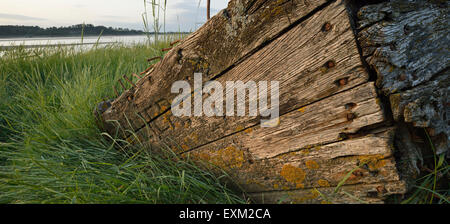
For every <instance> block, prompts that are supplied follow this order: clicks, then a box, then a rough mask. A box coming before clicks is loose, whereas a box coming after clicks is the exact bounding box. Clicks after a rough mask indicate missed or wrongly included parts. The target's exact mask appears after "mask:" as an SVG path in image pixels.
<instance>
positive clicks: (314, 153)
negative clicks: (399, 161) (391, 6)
mask: <svg viewBox="0 0 450 224" xmlns="http://www.w3.org/2000/svg"><path fill="white" fill-rule="evenodd" d="M393 133H394V132H393V130H387V131H382V132H380V133H374V134H370V135H366V136H363V137H359V138H355V139H349V140H346V141H342V142H337V143H332V144H327V145H323V146H316V147H313V148H304V149H302V150H299V151H295V152H291V153H287V154H282V155H279V156H277V157H273V158H269V159H263V160H259V159H256V158H254V157H253V156H252V154H251V152H250V150H242V149H240V148H237V147H235V146H234V145H232V144H231V145H230V146H228V147H227V148H223V149H220V148H219V149H215V150H213V149H199V150H195V151H192V152H189V153H187V155H188V156H189V157H190V158H192V159H197V160H203V161H206V162H207V163H211V164H213V165H214V166H216V167H219V168H220V169H222V170H225V171H227V173H229V175H230V178H231V179H232V180H233V182H234V183H236V184H238V185H239V186H241V187H242V188H243V189H246V191H247V192H262V191H277V190H278V191H280V190H292V189H300V188H317V187H330V186H337V185H338V184H339V183H340V182H341V181H342V180H343V179H344V178H345V177H346V176H347V175H350V173H351V175H350V176H349V178H348V179H347V180H346V182H345V185H349V184H352V185H354V184H360V183H378V182H386V181H398V180H399V179H400V178H399V176H398V173H397V169H396V167H395V160H394V159H393V140H394V138H393ZM209 169H210V170H212V169H213V167H209Z"/></svg>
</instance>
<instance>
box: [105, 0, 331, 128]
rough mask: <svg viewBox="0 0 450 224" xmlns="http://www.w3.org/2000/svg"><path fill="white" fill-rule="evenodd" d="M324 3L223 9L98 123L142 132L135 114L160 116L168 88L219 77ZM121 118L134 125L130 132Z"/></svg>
mask: <svg viewBox="0 0 450 224" xmlns="http://www.w3.org/2000/svg"><path fill="white" fill-rule="evenodd" d="M326 2H327V1H325V0H319V1H291V0H277V1H262V0H232V1H230V2H229V4H228V7H227V9H225V10H222V11H221V12H219V13H218V14H217V15H216V16H214V17H213V18H211V19H210V20H209V21H208V22H207V23H206V24H205V25H204V26H202V27H201V28H200V29H199V30H197V31H196V32H194V33H192V34H191V35H189V36H188V37H187V38H186V39H185V40H183V41H181V43H180V44H178V45H177V46H176V47H174V48H173V49H172V50H170V51H169V52H168V53H167V54H166V55H165V57H164V59H163V60H162V61H160V62H158V63H157V64H156V65H155V67H154V69H152V70H151V71H149V72H148V73H147V75H146V76H145V78H143V79H141V80H140V81H139V82H138V83H136V86H137V87H136V88H131V89H130V90H128V91H126V92H124V93H123V94H122V95H121V96H120V97H119V98H117V99H116V100H115V101H114V102H112V106H111V107H110V108H109V109H108V110H107V111H105V112H104V113H103V114H102V117H101V118H102V120H103V121H104V122H105V121H109V120H116V121H118V122H119V124H120V126H121V127H122V128H124V129H132V130H134V131H136V130H138V129H140V128H142V127H144V125H145V123H143V122H142V120H141V119H139V116H138V115H137V114H138V113H142V112H143V111H144V110H151V112H152V113H151V114H150V118H149V119H152V118H154V117H155V116H154V115H155V114H154V113H157V115H156V116H158V115H159V114H161V113H163V112H164V111H165V110H161V107H162V106H161V104H166V103H165V102H168V101H170V100H171V99H172V98H173V97H175V96H174V95H173V94H171V93H170V87H171V85H172V83H174V82H175V81H178V80H187V81H189V82H190V83H191V84H192V82H193V74H194V72H201V73H203V74H204V76H205V80H204V81H207V80H209V79H211V78H213V77H215V76H217V75H219V74H220V73H222V72H223V71H225V70H226V69H228V68H230V67H232V66H234V65H237V64H239V62H240V61H241V60H243V59H244V58H245V57H247V56H249V55H251V54H252V53H254V52H255V51H257V50H258V49H259V48H261V46H264V44H265V43H270V42H271V41H272V40H273V39H274V38H275V37H277V35H279V34H280V33H282V32H283V30H285V29H287V28H288V27H289V26H290V25H291V24H293V23H296V22H298V21H300V20H302V18H304V17H306V16H307V15H308V14H309V13H311V12H312V11H313V10H315V9H317V8H319V7H320V6H322V5H323V4H325V3H326ZM169 105H170V104H169ZM150 107H152V108H151V109H150ZM167 109H168V108H167ZM125 117H127V118H128V119H129V120H131V121H133V122H134V123H132V124H131V126H132V127H130V124H129V123H128V122H126V120H127V119H126V118H125ZM105 129H106V130H108V132H110V133H114V132H115V127H114V126H113V125H111V124H108V123H106V124H105ZM127 136H128V135H127Z"/></svg>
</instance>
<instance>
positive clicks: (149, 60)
mask: <svg viewBox="0 0 450 224" xmlns="http://www.w3.org/2000/svg"><path fill="white" fill-rule="evenodd" d="M156 59H159V60H161V59H162V57H160V56H158V57H153V58H149V59H147V61H148V62H151V61H153V60H156Z"/></svg>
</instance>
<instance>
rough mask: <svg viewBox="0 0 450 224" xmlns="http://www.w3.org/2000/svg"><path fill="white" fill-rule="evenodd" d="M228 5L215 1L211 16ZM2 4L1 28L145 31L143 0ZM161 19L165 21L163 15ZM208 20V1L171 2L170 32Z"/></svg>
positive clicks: (12, 0) (10, 1) (45, 0)
mask: <svg viewBox="0 0 450 224" xmlns="http://www.w3.org/2000/svg"><path fill="white" fill-rule="evenodd" d="M147 1H150V0H147ZM157 1H158V0H157ZM161 1H164V0H161ZM199 3H200V4H199ZM227 4H228V0H211V14H212V15H214V14H215V13H217V12H218V11H220V10H221V9H223V8H225V7H226V6H227ZM1 5H2V13H1V14H0V23H1V24H0V25H38V26H43V27H49V26H67V25H73V24H79V23H83V22H85V23H92V24H95V25H105V26H114V27H123V28H132V29H142V28H143V22H142V13H143V12H144V1H143V0H127V1H123V0H64V1H61V0H39V1H36V0H2V3H1ZM148 10H149V11H148V13H149V16H148V18H149V19H152V16H151V8H149V9H148ZM160 17H161V18H160V21H162V20H163V19H162V17H163V16H162V12H161V16H160ZM205 21H206V0H167V11H166V30H167V31H178V30H179V28H180V29H181V31H191V30H193V29H195V27H198V26H199V24H203V23H204V22H205Z"/></svg>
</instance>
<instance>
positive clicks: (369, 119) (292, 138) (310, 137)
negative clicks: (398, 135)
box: [180, 83, 385, 159]
mask: <svg viewBox="0 0 450 224" xmlns="http://www.w3.org/2000/svg"><path fill="white" fill-rule="evenodd" d="M384 120H385V117H384V112H383V110H382V107H381V105H380V102H379V100H378V99H377V93H376V89H375V86H374V84H373V83H366V84H363V85H361V86H358V87H356V88H353V89H350V90H347V91H345V92H343V93H339V94H337V95H334V96H332V97H329V98H327V99H324V100H322V101H319V102H316V103H314V104H311V105H309V106H306V107H303V108H300V109H298V110H294V111H292V112H290V113H287V114H286V115H283V116H281V117H280V124H279V126H277V127H273V128H263V127H261V126H259V125H257V126H254V127H252V128H248V129H246V130H244V131H241V132H239V133H236V134H234V135H231V136H227V137H225V138H222V139H220V140H218V141H214V142H212V143H210V144H207V145H204V146H202V147H200V148H199V149H196V150H207V149H209V150H212V151H214V150H217V149H220V148H226V147H228V146H230V145H233V146H235V147H237V148H239V149H240V150H248V151H249V152H251V154H252V156H253V157H254V158H255V159H265V158H271V157H274V156H277V155H280V154H283V153H288V152H291V151H294V150H298V149H301V148H306V147H313V146H316V145H321V144H326V143H331V142H336V141H339V140H343V139H344V138H345V133H347V134H351V133H355V132H357V131H358V130H359V129H360V128H361V127H366V126H369V125H373V124H377V123H380V122H383V121H384ZM194 134H195V133H194ZM199 135H200V134H195V135H191V136H190V138H188V139H186V141H184V142H182V143H180V144H189V143H190V142H195V140H196V139H198V138H199V137H198V136H199ZM181 146H182V145H181ZM182 148H186V147H182Z"/></svg>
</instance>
